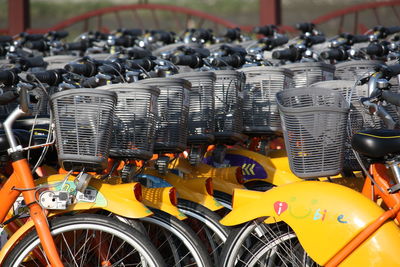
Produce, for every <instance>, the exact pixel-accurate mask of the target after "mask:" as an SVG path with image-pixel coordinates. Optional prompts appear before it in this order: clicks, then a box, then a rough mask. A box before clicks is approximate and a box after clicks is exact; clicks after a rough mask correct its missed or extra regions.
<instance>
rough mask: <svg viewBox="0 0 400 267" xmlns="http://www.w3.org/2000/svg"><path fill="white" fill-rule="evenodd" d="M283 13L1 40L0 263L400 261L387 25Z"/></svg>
mask: <svg viewBox="0 0 400 267" xmlns="http://www.w3.org/2000/svg"><path fill="white" fill-rule="evenodd" d="M297 27H298V29H299V30H300V32H301V34H300V35H299V36H298V37H295V38H292V39H289V38H288V37H287V36H285V35H284V34H281V33H278V28H277V27H275V26H271V25H268V26H265V27H259V28H256V29H255V32H256V33H257V34H259V35H264V37H263V38H260V39H258V40H251V39H250V38H249V37H245V36H243V35H242V34H241V33H240V30H239V29H230V30H228V31H227V33H226V34H225V35H224V36H222V37H215V36H213V34H212V32H211V31H209V30H204V29H197V30H195V29H191V30H187V31H186V32H185V33H184V34H183V35H182V36H181V37H177V35H176V34H172V33H169V32H162V31H141V30H125V29H120V30H117V31H115V32H114V33H111V34H103V33H84V34H82V35H81V36H79V37H78V38H77V41H76V42H73V43H66V42H63V41H62V39H63V38H65V37H66V36H67V33H66V32H51V33H48V34H46V35H31V34H26V33H24V34H21V35H19V36H17V37H14V38H11V37H4V38H0V46H1V47H2V49H1V52H2V54H3V55H4V57H5V59H4V60H3V67H2V69H0V81H1V83H2V85H3V87H2V90H3V94H2V95H1V96H0V104H1V105H2V116H3V117H4V122H3V123H2V128H3V130H2V135H1V136H2V137H1V138H0V145H1V151H2V153H1V157H0V163H1V164H0V166H1V174H2V177H3V181H2V183H3V184H2V189H1V191H0V194H3V196H4V197H3V198H2V199H4V200H5V202H4V203H5V204H4V206H3V209H2V210H3V213H2V214H3V217H4V218H3V225H4V229H5V230H6V233H7V234H6V237H7V242H5V243H3V244H2V250H1V251H0V262H2V264H4V265H5V266H26V265H28V266H30V265H39V266H45V265H48V264H51V265H54V266H62V265H72V264H73V265H78V266H81V265H85V266H86V265H90V266H114V265H122V264H123V265H127V264H132V265H138V266H140V265H142V266H143V265H144V266H266V265H271V266H287V265H291V266H311V265H313V266H314V265H315V266H316V265H327V266H336V265H338V264H342V265H343V266H358V265H360V266H361V265H362V266H364V265H365V266H368V265H369V264H372V263H373V262H372V260H371V259H372V258H374V260H375V261H376V262H379V264H380V265H382V266H395V264H398V263H396V258H395V256H393V257H391V256H388V255H391V253H392V252H393V253H395V252H396V251H397V250H396V249H397V247H398V243H399V241H397V239H398V238H396V237H397V235H398V233H399V229H398V226H397V225H396V223H395V222H394V221H389V222H387V223H385V224H384V226H382V225H383V222H386V221H387V220H389V219H390V218H394V217H396V216H397V214H398V209H399V208H398V207H400V206H399V205H398V201H399V196H398V183H399V181H400V178H398V177H397V176H396V175H397V174H398V166H397V164H398V162H397V157H396V154H397V152H398V149H397V148H396V145H395V144H396V142H397V139H398V137H397V135H398V134H397V131H396V130H382V129H394V128H396V127H397V121H398V113H397V107H396V105H399V103H400V101H399V100H398V98H399V97H398V95H397V94H396V93H397V92H398V82H397V81H394V79H392V78H394V77H396V75H397V74H399V73H400V67H399V65H394V64H392V63H393V59H397V53H398V48H397V37H393V35H394V34H396V33H397V32H400V27H375V28H374V29H373V31H371V32H370V33H369V34H366V35H356V36H355V35H349V34H342V35H340V36H337V37H334V38H331V39H329V40H328V41H326V38H325V37H324V36H323V34H322V33H321V32H319V31H317V30H316V29H315V27H314V25H313V24H311V23H302V24H298V25H297ZM360 98H361V99H362V101H359V99H360ZM365 129H368V130H367V131H363V132H361V133H359V131H361V130H365ZM371 129H373V130H371ZM377 129H378V130H377ZM388 140H390V142H389V141H388ZM353 149H354V150H355V151H356V152H354V151H353ZM399 149H400V148H399ZM385 166H390V168H391V170H392V171H393V173H394V176H393V175H387V174H386V172H387V170H386V167H385ZM389 177H391V178H389ZM307 180H312V181H307ZM314 180H317V181H314ZM318 180H319V181H318ZM338 184H341V185H338ZM357 191H361V193H362V194H364V195H365V196H367V197H368V198H370V200H367V199H366V198H365V197H363V196H362V195H361V194H360V193H358V192H357ZM21 193H22V194H21ZM233 194H234V195H235V197H234V201H232V196H233ZM20 195H21V196H20ZM378 199H382V200H383V201H382V202H383V203H384V205H381V207H379V206H378V205H377V204H375V203H379V202H378ZM371 200H372V201H371ZM374 202H375V203H374ZM232 203H233V204H232ZM232 205H233V207H232ZM11 207H12V208H11ZM10 208H11V209H10ZM383 209H386V210H387V211H384V210H383ZM382 214H383V215H382ZM221 218H223V219H222V221H221V223H220V220H221ZM377 218H379V220H378V221H377V222H375V219H377ZM46 221H47V222H48V224H47V223H45V222H46ZM378 222H379V223H378ZM234 225H236V226H235V227H233V226H234ZM228 226H230V227H228ZM366 226H367V227H366ZM381 226H382V227H381ZM364 228H365V229H366V230H364ZM35 229H36V231H35ZM337 233H342V234H341V235H340V236H339V235H338V234H337ZM3 235H4V232H3ZM369 237H370V239H368V240H367V238H369ZM365 240H367V241H365ZM371 240H373V241H371ZM364 241H365V242H364ZM363 242H364V243H363Z"/></svg>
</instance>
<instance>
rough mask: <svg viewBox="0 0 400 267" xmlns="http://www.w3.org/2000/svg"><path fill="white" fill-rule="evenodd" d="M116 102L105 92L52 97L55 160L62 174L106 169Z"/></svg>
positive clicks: (73, 92)
mask: <svg viewBox="0 0 400 267" xmlns="http://www.w3.org/2000/svg"><path fill="white" fill-rule="evenodd" d="M116 102H117V96H116V94H115V93H113V92H107V91H104V90H92V89H73V90H68V91H63V92H60V93H56V94H53V95H52V97H51V110H52V112H53V114H54V116H53V118H54V121H53V122H54V124H55V135H56V139H57V152H58V160H59V162H60V165H61V166H62V167H63V168H64V169H65V170H81V169H83V168H84V169H85V171H101V170H103V169H105V168H106V167H107V159H108V153H109V148H110V143H111V129H112V122H113V117H114V109H115V104H116Z"/></svg>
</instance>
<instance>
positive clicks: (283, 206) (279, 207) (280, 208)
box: [274, 201, 288, 215]
mask: <svg viewBox="0 0 400 267" xmlns="http://www.w3.org/2000/svg"><path fill="white" fill-rule="evenodd" d="M287 208H288V204H287V203H286V202H281V201H277V202H275V203H274V209H275V212H276V214H278V215H281V214H282V213H283V212H284V211H285V210H287Z"/></svg>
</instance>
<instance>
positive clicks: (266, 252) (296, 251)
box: [239, 224, 319, 267]
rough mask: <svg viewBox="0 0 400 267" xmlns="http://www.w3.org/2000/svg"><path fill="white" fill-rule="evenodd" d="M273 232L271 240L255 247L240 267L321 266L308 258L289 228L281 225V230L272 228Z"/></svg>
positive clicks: (261, 242) (259, 243)
mask: <svg viewBox="0 0 400 267" xmlns="http://www.w3.org/2000/svg"><path fill="white" fill-rule="evenodd" d="M271 231H273V232H272V233H270V237H269V238H266V239H265V240H259V241H258V242H256V243H255V244H254V245H253V247H252V249H251V250H250V253H247V254H246V257H245V258H244V262H240V263H239V266H242V267H244V266H296V267H297V266H299V267H300V266H301V267H316V266H319V265H318V264H317V263H315V262H314V261H313V260H312V259H311V258H310V257H308V255H307V253H306V252H305V251H304V249H303V247H302V246H301V244H300V242H299V240H298V239H297V235H296V233H295V232H294V231H293V230H292V229H291V228H290V227H289V226H286V227H285V226H283V225H282V224H281V225H280V227H279V228H276V227H271Z"/></svg>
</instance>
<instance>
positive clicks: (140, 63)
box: [125, 58, 156, 71]
mask: <svg viewBox="0 0 400 267" xmlns="http://www.w3.org/2000/svg"><path fill="white" fill-rule="evenodd" d="M125 65H126V66H127V67H128V68H131V69H145V70H146V71H150V70H152V69H153V68H154V67H155V65H156V64H155V63H154V62H153V61H152V60H150V59H148V58H142V59H134V60H126V61H125Z"/></svg>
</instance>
